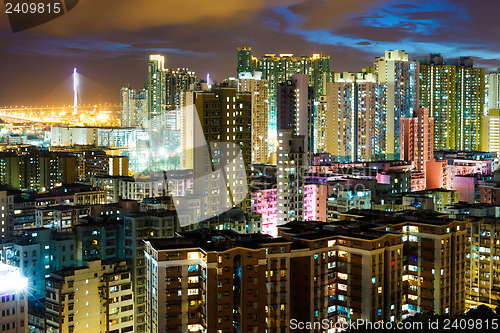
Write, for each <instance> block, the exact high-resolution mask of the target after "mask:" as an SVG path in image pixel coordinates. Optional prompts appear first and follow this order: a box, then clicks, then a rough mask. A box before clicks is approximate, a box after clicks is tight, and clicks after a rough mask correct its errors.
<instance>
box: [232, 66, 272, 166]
mask: <svg viewBox="0 0 500 333" xmlns="http://www.w3.org/2000/svg"><path fill="white" fill-rule="evenodd" d="M261 76H262V73H260V72H254V73H253V74H252V73H249V72H241V73H240V74H239V79H238V91H239V92H249V93H251V94H252V163H268V161H269V153H268V152H269V150H268V125H269V123H268V107H269V95H268V94H269V84H268V82H267V80H262V79H261Z"/></svg>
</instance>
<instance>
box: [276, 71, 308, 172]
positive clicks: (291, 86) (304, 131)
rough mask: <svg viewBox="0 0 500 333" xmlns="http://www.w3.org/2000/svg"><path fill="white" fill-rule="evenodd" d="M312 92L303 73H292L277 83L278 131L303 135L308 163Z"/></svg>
mask: <svg viewBox="0 0 500 333" xmlns="http://www.w3.org/2000/svg"><path fill="white" fill-rule="evenodd" d="M313 94H314V89H313V88H312V87H310V86H309V83H308V77H307V75H305V74H295V75H292V78H291V79H290V80H287V81H286V82H283V83H279V84H278V93H277V126H278V131H280V130H292V131H293V134H294V135H302V136H304V138H305V140H306V143H305V144H306V146H305V148H306V153H307V157H308V158H307V159H308V161H309V164H310V160H311V156H312V154H313V153H314V99H313Z"/></svg>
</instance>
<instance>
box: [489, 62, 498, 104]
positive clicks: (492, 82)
mask: <svg viewBox="0 0 500 333" xmlns="http://www.w3.org/2000/svg"><path fill="white" fill-rule="evenodd" d="M488 78H489V93H488V109H490V110H491V109H495V110H498V109H500V67H499V68H498V69H497V71H496V72H492V73H490V74H489V75H488Z"/></svg>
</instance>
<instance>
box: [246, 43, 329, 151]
mask: <svg viewBox="0 0 500 333" xmlns="http://www.w3.org/2000/svg"><path fill="white" fill-rule="evenodd" d="M240 58H241V61H240ZM246 59H252V60H251V64H252V68H251V69H252V70H254V71H259V72H262V78H263V79H264V80H267V81H268V82H269V139H270V142H274V140H273V139H276V137H277V129H278V127H277V104H276V103H277V89H278V84H279V83H284V82H286V81H287V80H290V79H292V75H294V74H306V75H308V77H309V86H311V87H313V89H314V93H313V97H314V99H319V96H320V95H322V94H323V91H324V88H325V86H326V83H327V82H330V81H331V79H332V72H331V70H330V56H327V55H324V54H313V55H312V56H300V57H294V56H293V54H280V55H276V54H266V55H265V56H263V57H261V58H259V59H256V58H254V57H253V56H252V54H251V49H250V48H248V47H246V48H241V49H239V50H238V67H237V71H238V73H240V71H245V72H248V68H249V67H248V61H246ZM270 149H271V150H272V151H271V152H275V151H274V150H275V147H274V146H272V145H270Z"/></svg>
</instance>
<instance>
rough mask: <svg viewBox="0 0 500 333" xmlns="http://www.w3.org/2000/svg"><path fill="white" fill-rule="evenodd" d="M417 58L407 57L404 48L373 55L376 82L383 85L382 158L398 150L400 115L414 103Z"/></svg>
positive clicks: (406, 113) (410, 111) (408, 112)
mask: <svg viewBox="0 0 500 333" xmlns="http://www.w3.org/2000/svg"><path fill="white" fill-rule="evenodd" d="M418 65H419V64H418V62H415V61H408V54H407V53H406V52H405V51H398V50H394V51H385V56H383V57H378V58H375V62H374V71H375V73H376V74H377V76H378V82H380V83H384V84H386V85H387V124H386V126H387V131H386V135H387V138H386V141H385V143H386V148H385V150H386V156H387V157H386V158H387V159H388V160H393V159H398V158H399V154H400V142H399V139H400V128H399V125H400V119H401V118H402V117H411V116H412V114H413V109H415V108H417V107H418V73H419V70H418Z"/></svg>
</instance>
